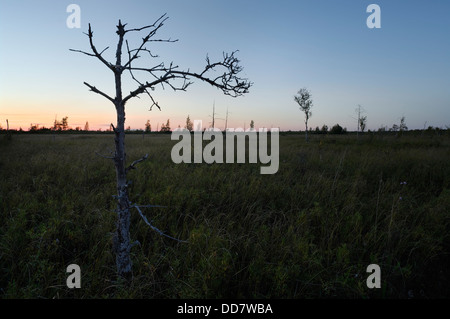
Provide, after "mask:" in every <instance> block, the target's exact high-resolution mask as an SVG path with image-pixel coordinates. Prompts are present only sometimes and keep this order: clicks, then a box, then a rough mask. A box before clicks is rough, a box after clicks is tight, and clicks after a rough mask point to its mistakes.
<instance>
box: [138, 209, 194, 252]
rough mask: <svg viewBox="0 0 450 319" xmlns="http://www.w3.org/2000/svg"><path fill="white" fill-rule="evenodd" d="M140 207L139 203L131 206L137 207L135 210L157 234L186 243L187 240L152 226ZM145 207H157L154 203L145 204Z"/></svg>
mask: <svg viewBox="0 0 450 319" xmlns="http://www.w3.org/2000/svg"><path fill="white" fill-rule="evenodd" d="M141 207H144V206H139V205H133V206H131V208H136V209H137V211H138V212H139V215H141V217H142V219H143V220H144V222H145V223H146V224H147V225H148V226H150V228H151V229H153V230H154V231H156V232H157V233H158V234H160V235H161V236H165V237H167V238H170V239H173V240H176V241H178V242H180V243H187V242H188V241H186V240H181V239H178V238H175V237H172V236H169V235H167V234H165V233H164V232H163V231H161V230H159V229H158V228H156V227H155V226H153V225H152V224H151V223H150V222H149V221H148V219H147V217H145V215H144V214H143V213H142V211H141ZM145 207H157V206H156V205H155V206H154V205H147V206H145Z"/></svg>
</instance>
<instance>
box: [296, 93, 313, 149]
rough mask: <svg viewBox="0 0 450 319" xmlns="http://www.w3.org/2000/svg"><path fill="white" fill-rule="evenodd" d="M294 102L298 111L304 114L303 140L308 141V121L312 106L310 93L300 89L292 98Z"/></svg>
mask: <svg viewBox="0 0 450 319" xmlns="http://www.w3.org/2000/svg"><path fill="white" fill-rule="evenodd" d="M294 101H295V102H297V103H298V105H299V107H300V110H301V111H302V112H303V113H305V126H306V130H305V140H306V141H308V121H309V118H310V117H311V115H312V113H311V107H312V105H313V101H312V96H311V93H310V92H309V91H308V90H307V89H306V88H303V89H300V90H299V91H298V92H297V95H295V96H294Z"/></svg>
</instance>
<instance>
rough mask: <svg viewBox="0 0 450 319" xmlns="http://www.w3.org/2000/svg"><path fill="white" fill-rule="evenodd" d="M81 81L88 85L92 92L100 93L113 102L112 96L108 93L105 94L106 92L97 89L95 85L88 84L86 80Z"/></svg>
mask: <svg viewBox="0 0 450 319" xmlns="http://www.w3.org/2000/svg"><path fill="white" fill-rule="evenodd" d="M83 83H84V85H86V86H88V87H89V88H90V89H91V91H92V92H95V93H97V94H100V95H102V96H104V97H106V98H107V99H108V100H110V101H111V102H112V103H114V99H113V98H112V97H110V96H109V95H108V94H106V93H104V92H102V91H100V90H99V89H97V88H96V87H95V86H92V85H90V84H89V83H87V82H83Z"/></svg>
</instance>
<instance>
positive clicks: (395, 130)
mask: <svg viewBox="0 0 450 319" xmlns="http://www.w3.org/2000/svg"><path fill="white" fill-rule="evenodd" d="M391 131H394V132H397V131H398V125H397V124H394V125H392V129H391Z"/></svg>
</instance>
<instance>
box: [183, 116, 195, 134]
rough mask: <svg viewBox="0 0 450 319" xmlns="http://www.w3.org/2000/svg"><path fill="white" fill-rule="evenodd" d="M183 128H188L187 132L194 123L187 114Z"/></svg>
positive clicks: (191, 128) (192, 127)
mask: <svg viewBox="0 0 450 319" xmlns="http://www.w3.org/2000/svg"><path fill="white" fill-rule="evenodd" d="M184 128H185V129H187V130H189V132H191V131H192V130H193V129H194V123H192V121H191V119H190V118H189V115H188V117H187V118H186V126H185V127H184Z"/></svg>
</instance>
